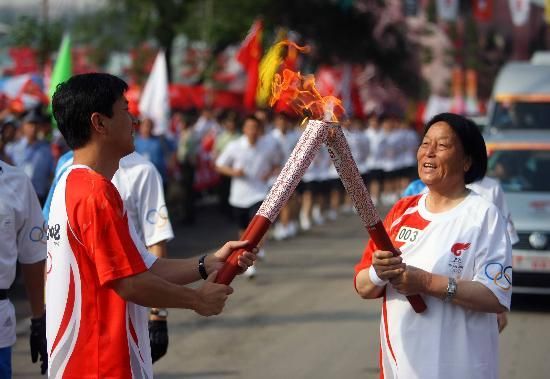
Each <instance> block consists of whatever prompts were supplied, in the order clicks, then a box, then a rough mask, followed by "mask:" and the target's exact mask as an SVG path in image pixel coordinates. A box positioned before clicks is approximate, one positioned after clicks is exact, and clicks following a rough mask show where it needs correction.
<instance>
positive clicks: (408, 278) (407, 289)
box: [390, 265, 432, 296]
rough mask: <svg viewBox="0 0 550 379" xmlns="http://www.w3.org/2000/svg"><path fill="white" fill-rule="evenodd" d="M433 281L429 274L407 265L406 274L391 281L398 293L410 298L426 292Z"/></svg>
mask: <svg viewBox="0 0 550 379" xmlns="http://www.w3.org/2000/svg"><path fill="white" fill-rule="evenodd" d="M431 280H432V275H431V274H430V273H429V272H427V271H424V270H422V269H420V268H417V267H414V266H409V265H407V267H406V269H405V272H403V273H402V274H401V275H398V276H396V277H394V278H393V279H390V283H391V285H392V286H393V287H394V288H395V290H396V291H397V292H399V293H400V294H402V295H405V296H409V295H416V294H420V293H423V292H425V291H426V289H427V288H428V286H429V284H430V281H431Z"/></svg>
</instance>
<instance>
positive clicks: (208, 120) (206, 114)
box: [193, 107, 221, 141]
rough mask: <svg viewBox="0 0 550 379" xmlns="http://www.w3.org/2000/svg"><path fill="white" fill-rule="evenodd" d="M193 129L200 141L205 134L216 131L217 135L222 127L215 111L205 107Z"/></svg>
mask: <svg viewBox="0 0 550 379" xmlns="http://www.w3.org/2000/svg"><path fill="white" fill-rule="evenodd" d="M193 129H194V131H195V134H196V138H197V139H198V140H199V141H202V139H203V138H204V136H206V135H207V134H209V133H214V134H215V135H217V134H218V133H220V132H221V127H220V124H218V121H217V120H216V116H215V114H214V111H213V110H212V109H211V108H208V107H206V108H204V109H203V110H202V111H201V115H200V116H199V118H198V119H197V122H195V124H194V125H193Z"/></svg>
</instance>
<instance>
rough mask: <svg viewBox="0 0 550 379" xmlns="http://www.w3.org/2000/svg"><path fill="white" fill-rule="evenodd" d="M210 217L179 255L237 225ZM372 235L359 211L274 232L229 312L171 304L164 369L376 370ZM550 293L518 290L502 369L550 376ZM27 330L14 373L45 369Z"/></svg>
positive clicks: (233, 374)
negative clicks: (35, 359) (289, 232)
mask: <svg viewBox="0 0 550 379" xmlns="http://www.w3.org/2000/svg"><path fill="white" fill-rule="evenodd" d="M207 222H209V223H210V225H211V226H210V227H209V228H205V227H204V226H203V227H199V226H197V227H193V228H189V227H185V228H183V227H181V228H180V227H178V228H177V236H178V237H177V239H176V240H175V241H174V242H172V243H171V244H170V252H171V254H172V255H173V256H176V255H177V256H189V255H197V254H199V253H200V252H202V251H204V250H205V249H213V248H214V247H216V246H218V245H219V244H220V243H221V241H223V240H226V239H228V238H232V237H233V236H234V235H235V234H236V230H235V228H234V227H233V226H228V223H227V221H226V220H225V219H224V218H223V217H221V216H218V215H217V214H216V213H215V212H213V211H210V210H208V209H207V210H205V212H204V214H203V215H202V216H201V218H200V219H199V225H205V224H206V223H207ZM193 239H194V240H193ZM366 239H367V238H366V233H365V232H364V231H363V230H362V228H361V225H360V223H359V220H358V218H357V217H356V216H342V217H341V218H340V219H339V220H338V221H337V222H335V223H331V224H329V225H324V226H321V227H316V228H315V229H314V230H313V231H311V232H309V233H307V234H302V235H300V236H299V237H297V238H295V239H292V240H290V241H284V242H271V241H270V242H269V244H268V246H267V248H266V250H267V257H266V260H265V261H264V262H261V263H260V266H259V269H258V271H259V274H258V277H257V278H256V279H254V280H247V279H245V278H237V279H236V280H235V281H234V283H233V287H234V288H235V293H234V294H233V295H232V296H231V298H230V300H229V302H228V304H227V306H226V309H225V311H224V313H223V315H220V316H216V317H211V318H201V317H199V316H198V315H196V314H194V313H193V312H191V311H184V310H174V311H171V312H170V315H169V330H170V347H169V351H168V354H167V355H166V356H165V357H164V358H163V359H161V360H160V361H159V362H158V363H156V364H155V374H156V378H160V379H172V378H197V379H237V378H243V379H245V378H246V379H256V378H262V379H270V378H293V379H300V378H327V379H332V378H377V377H378V367H377V365H378V362H377V361H378V325H379V317H380V312H379V307H380V303H379V300H371V301H363V300H361V299H360V298H359V297H358V296H357V295H356V294H355V291H354V289H353V286H352V273H353V265H354V264H355V262H356V260H357V259H358V257H359V256H360V254H361V251H362V248H363V246H364V244H365V242H366ZM549 300H550V299H549V298H539V297H534V298H533V297H527V298H525V297H524V298H519V299H516V298H514V302H515V304H516V306H515V307H514V309H513V311H512V313H511V315H510V325H509V326H508V328H507V329H506V330H505V331H504V333H503V334H502V339H501V357H502V359H501V378H503V379H515V378H521V379H531V378H532V379H538V378H548V377H550V374H549V373H550V359H549V358H548V357H549V356H548V351H549V348H550V343H549V342H548V341H549V340H550V338H549V337H550V301H549ZM25 330H26V328H25ZM27 338H28V336H27V335H26V333H25V332H24V331H22V332H21V333H20V334H19V335H18V341H17V344H16V346H15V351H14V377H16V378H39V376H33V373H34V372H35V371H36V369H37V368H36V367H35V366H32V365H30V364H29V361H28V359H29V358H28V347H27V346H28V345H27V341H26V340H27ZM450 343H451V341H450Z"/></svg>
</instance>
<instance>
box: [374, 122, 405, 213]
mask: <svg viewBox="0 0 550 379" xmlns="http://www.w3.org/2000/svg"><path fill="white" fill-rule="evenodd" d="M381 118H382V132H383V133H384V139H383V140H382V142H381V145H380V147H379V148H380V149H381V151H380V158H381V161H382V169H383V170H384V187H383V190H382V204H383V205H391V204H393V203H394V202H395V201H397V199H399V194H400V193H401V191H400V189H399V184H400V180H399V179H400V178H399V175H400V171H399V169H400V163H399V154H400V152H401V151H402V149H403V141H402V139H401V135H400V133H399V129H397V125H398V123H399V116H398V115H397V114H396V113H389V112H388V113H387V114H386V115H385V116H383V117H381Z"/></svg>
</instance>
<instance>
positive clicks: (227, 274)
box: [216, 121, 328, 284]
mask: <svg viewBox="0 0 550 379" xmlns="http://www.w3.org/2000/svg"><path fill="white" fill-rule="evenodd" d="M327 133H328V129H327V127H326V123H324V122H323V121H309V122H308V124H307V127H306V129H305V131H304V133H303V134H302V136H301V137H300V140H299V141H298V143H297V144H296V147H295V148H294V150H293V151H292V154H291V155H290V158H288V161H287V162H286V164H285V166H284V167H283V169H282V171H281V173H280V174H279V176H278V177H277V180H276V181H275V184H274V185H273V187H272V188H271V191H270V192H269V194H268V195H267V197H266V199H265V200H264V201H263V203H262V205H261V206H260V209H259V210H258V213H256V215H255V216H254V218H252V220H251V221H250V223H249V224H248V227H247V228H246V230H245V231H244V233H243V235H242V236H241V241H246V240H248V241H249V246H247V248H248V249H250V248H253V247H255V246H257V245H258V243H260V241H261V240H262V238H263V236H264V234H265V233H266V232H267V230H268V229H269V226H270V225H271V224H272V223H273V222H274V221H275V220H276V219H277V216H278V215H279V212H280V211H281V209H282V208H283V206H284V205H285V204H286V202H287V201H288V199H289V198H290V195H292V193H293V192H294V190H295V189H296V186H298V183H299V182H300V180H301V179H302V176H303V175H304V173H305V172H306V170H307V168H308V167H309V165H310V164H311V161H313V158H315V154H317V151H318V150H319V148H320V147H321V144H323V142H326V138H327ZM244 251H245V249H239V250H236V251H234V252H233V253H231V255H230V256H229V257H228V258H227V260H226V261H225V264H224V265H223V267H222V268H221V269H220V271H219V272H218V275H217V277H216V282H217V283H223V284H229V283H231V281H232V280H233V279H234V278H235V276H236V275H237V273H238V272H239V271H240V270H241V268H240V267H239V265H238V263H237V261H238V258H239V256H240V255H241V254H243V253H244Z"/></svg>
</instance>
